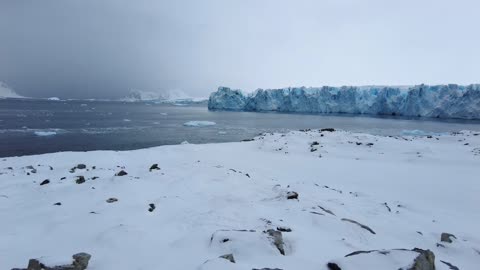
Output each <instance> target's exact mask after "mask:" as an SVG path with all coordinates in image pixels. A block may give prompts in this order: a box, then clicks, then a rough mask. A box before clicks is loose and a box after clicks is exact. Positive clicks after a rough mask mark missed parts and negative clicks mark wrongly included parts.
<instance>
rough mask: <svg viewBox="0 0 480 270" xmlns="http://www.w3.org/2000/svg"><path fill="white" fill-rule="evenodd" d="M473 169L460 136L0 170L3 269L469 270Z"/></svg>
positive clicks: (469, 141)
mask: <svg viewBox="0 0 480 270" xmlns="http://www.w3.org/2000/svg"><path fill="white" fill-rule="evenodd" d="M155 164H156V165H155ZM479 164H480V135H479V134H478V133H475V132H467V131H465V132H461V133H455V134H449V135H442V136H428V137H380V136H372V135H367V134H355V133H348V132H342V131H334V132H330V131H329V130H324V131H318V130H311V131H295V132H290V133H286V134H265V135H261V136H259V137H257V138H256V139H255V140H252V141H247V142H239V143H224V144H204V145H192V144H185V145H176V146H161V147H156V148H150V149H142V150H136V151H123V152H122V151H120V152H119V151H95V152H77V153H75V152H65V153H55V154H45V155H40V156H24V157H12V158H5V159H2V160H1V161H0V221H1V222H0V239H1V241H0V258H1V259H0V269H11V268H13V267H25V266H26V263H27V261H28V259H29V258H40V260H41V261H43V262H44V263H45V264H47V265H52V266H53V265H58V264H62V263H70V258H71V255H72V254H75V253H78V252H81V251H83V252H87V253H89V254H91V255H92V259H91V260H90V264H89V267H88V269H91V270H100V269H101V270H109V269H112V270H113V269H115V270H127V269H128V270H132V269H149V270H150V269H203V270H213V269H215V270H220V269H221V270H228V269H238V270H240V269H247V270H250V269H263V268H267V267H268V268H269V269H276V268H278V269H283V270H298V269H302V270H327V269H330V270H332V269H342V270H359V269H368V270H386V269H392V270H397V269H415V270H425V269H429V270H432V269H434V268H431V267H430V268H426V267H429V266H432V265H431V263H432V262H434V263H435V265H436V269H437V270H449V269H456V268H450V266H449V265H452V266H455V267H458V269H462V270H473V269H477V268H478V265H479V262H480V235H479V234H478V228H479V225H480V212H479V211H478V205H479V203H480V201H479V197H478V194H480V182H479V181H478V175H479V172H480V171H479V170H480V169H479ZM443 233H448V234H443ZM442 234H443V236H442ZM449 234H452V235H453V236H452V235H449ZM414 248H419V249H414ZM420 249H421V250H420ZM426 250H430V251H431V252H428V251H426ZM432 252H433V253H432ZM346 255H348V256H346ZM221 256H223V257H221ZM232 261H234V262H235V263H233V262H232ZM422 263H423V266H424V267H423V268H420V267H419V266H418V265H420V264H422ZM327 264H328V265H329V266H327ZM415 265H417V266H415Z"/></svg>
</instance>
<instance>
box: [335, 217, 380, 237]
mask: <svg viewBox="0 0 480 270" xmlns="http://www.w3.org/2000/svg"><path fill="white" fill-rule="evenodd" d="M342 221H347V222H350V223H353V224H357V225H358V226H360V227H361V228H362V229H365V230H367V231H369V232H371V233H372V234H375V232H374V231H373V230H372V229H370V227H368V226H366V225H363V224H361V223H359V222H357V221H355V220H352V219H348V218H342Z"/></svg>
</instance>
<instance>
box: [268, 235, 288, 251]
mask: <svg viewBox="0 0 480 270" xmlns="http://www.w3.org/2000/svg"><path fill="white" fill-rule="evenodd" d="M267 234H268V235H269V236H270V238H271V239H272V240H273V244H274V245H275V247H277V249H278V251H280V254H282V255H285V249H284V247H283V246H284V243H283V236H282V232H280V231H276V230H273V229H269V230H267Z"/></svg>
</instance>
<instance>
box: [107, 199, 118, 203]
mask: <svg viewBox="0 0 480 270" xmlns="http://www.w3.org/2000/svg"><path fill="white" fill-rule="evenodd" d="M117 201H118V199H117V198H108V199H107V201H106V202H107V203H114V202H117Z"/></svg>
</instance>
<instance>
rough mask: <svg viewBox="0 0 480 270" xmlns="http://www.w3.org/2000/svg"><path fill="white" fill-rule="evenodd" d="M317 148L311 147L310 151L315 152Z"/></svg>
mask: <svg viewBox="0 0 480 270" xmlns="http://www.w3.org/2000/svg"><path fill="white" fill-rule="evenodd" d="M317 150H318V149H317V148H310V152H315V151H317Z"/></svg>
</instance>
